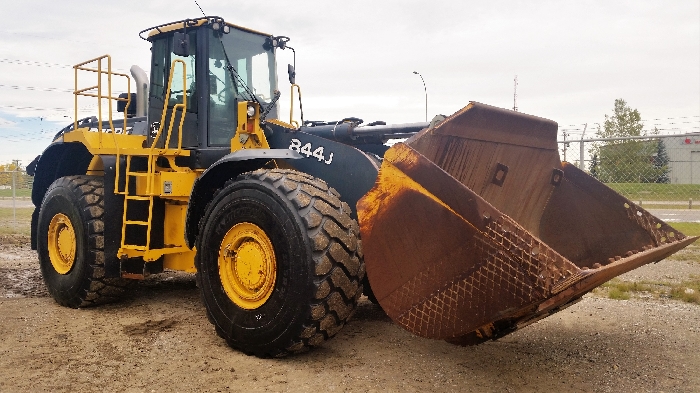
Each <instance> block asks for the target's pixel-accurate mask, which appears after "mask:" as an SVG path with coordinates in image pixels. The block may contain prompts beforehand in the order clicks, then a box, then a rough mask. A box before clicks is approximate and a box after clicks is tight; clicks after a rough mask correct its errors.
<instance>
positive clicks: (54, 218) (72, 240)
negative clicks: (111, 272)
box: [37, 176, 128, 308]
mask: <svg viewBox="0 0 700 393" xmlns="http://www.w3.org/2000/svg"><path fill="white" fill-rule="evenodd" d="M103 216H104V186H103V179H102V178H101V177H96V176H67V177H62V178H59V179H57V180H56V181H54V182H53V183H52V184H51V186H50V187H49V189H48V190H47V192H46V195H45V196H44V200H43V201H42V203H41V210H40V212H39V220H38V231H37V234H38V235H37V252H38V254H39V265H40V268H41V274H42V276H43V277H44V283H45V284H46V287H47V289H48V291H49V293H50V294H51V296H52V297H53V298H54V300H56V302H57V303H58V304H60V305H62V306H66V307H71V308H78V307H87V306H92V305H97V304H103V303H109V302H113V301H116V300H118V299H119V296H120V295H121V293H122V292H123V291H124V288H125V287H126V286H127V284H128V280H124V279H121V278H105V276H104V222H103Z"/></svg>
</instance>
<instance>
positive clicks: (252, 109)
mask: <svg viewBox="0 0 700 393" xmlns="http://www.w3.org/2000/svg"><path fill="white" fill-rule="evenodd" d="M253 116H255V107H253V106H252V105H248V117H253Z"/></svg>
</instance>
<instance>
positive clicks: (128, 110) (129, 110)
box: [117, 93, 136, 117]
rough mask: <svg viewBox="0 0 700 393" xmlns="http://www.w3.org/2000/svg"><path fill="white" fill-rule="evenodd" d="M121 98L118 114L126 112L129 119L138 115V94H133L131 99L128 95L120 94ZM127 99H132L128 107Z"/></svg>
mask: <svg viewBox="0 0 700 393" xmlns="http://www.w3.org/2000/svg"><path fill="white" fill-rule="evenodd" d="M119 98H120V100H119V101H117V112H120V113H123V112H126V114H127V117H133V116H134V115H136V93H131V97H129V94H128V93H121V94H119ZM127 98H131V101H129V106H128V107H127V106H126V101H124V100H125V99H127Z"/></svg>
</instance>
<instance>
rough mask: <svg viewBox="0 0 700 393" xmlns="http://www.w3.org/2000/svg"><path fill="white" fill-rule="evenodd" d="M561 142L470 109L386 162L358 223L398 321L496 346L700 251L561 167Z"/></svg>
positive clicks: (516, 120)
mask: <svg viewBox="0 0 700 393" xmlns="http://www.w3.org/2000/svg"><path fill="white" fill-rule="evenodd" d="M556 134H557V124H556V123H555V122H553V121H550V120H546V119H542V118H538V117H534V116H529V115H524V114H521V113H518V112H513V111H509V110H504V109H500V108H495V107H492V106H488V105H484V104H479V103H474V102H472V103H470V104H469V105H468V106H467V107H466V108H464V109H462V110H461V111H459V112H457V113H455V114H454V115H452V116H450V117H449V118H447V119H446V120H445V121H443V122H442V123H440V124H439V125H437V126H436V127H434V128H429V129H424V130H422V131H421V132H419V133H418V134H416V135H415V136H413V137H412V138H410V139H409V140H407V141H406V142H405V143H398V144H396V145H394V146H393V147H392V148H390V149H389V150H388V151H387V152H386V154H385V156H384V162H383V163H382V167H381V170H380V172H379V176H378V178H377V181H376V184H375V186H374V188H373V189H372V190H370V191H369V192H368V193H367V194H366V195H365V196H364V197H363V198H362V199H361V200H360V201H359V202H358V218H359V221H360V227H361V234H362V243H363V249H364V255H365V263H366V268H367V275H368V278H369V282H370V285H371V287H372V290H373V292H374V295H375V296H376V298H377V300H378V302H379V304H380V305H381V306H382V308H383V309H384V310H385V311H386V313H387V314H388V315H389V316H390V317H391V318H392V320H394V322H396V323H398V324H399V325H401V326H403V327H404V328H406V329H407V330H409V331H411V332H413V333H415V334H417V335H420V336H423V337H429V338H435V339H444V340H447V341H450V342H454V343H457V344H476V343H479V342H482V341H485V340H488V339H495V338H498V337H501V336H503V335H505V334H508V333H511V332H513V331H515V330H516V329H518V328H520V327H523V326H525V325H527V324H529V323H532V322H534V321H536V320H538V319H541V318H543V317H546V316H548V315H551V314H553V313H555V312H557V311H559V310H561V309H563V308H564V307H566V306H568V305H571V304H573V303H574V302H576V301H577V300H579V299H580V298H581V296H583V295H584V294H586V293H587V292H589V291H591V290H592V289H593V288H595V287H597V286H599V285H601V284H603V283H604V282H606V281H608V280H610V279H611V278H613V277H615V276H618V275H620V274H622V273H625V272H627V271H630V270H632V269H635V268H637V267H639V266H642V265H644V264H646V263H649V262H656V261H659V260H661V259H663V258H665V257H667V256H669V255H671V254H672V253H674V252H676V251H678V250H680V249H682V248H683V247H685V246H687V245H688V244H690V243H692V242H693V241H695V239H697V237H687V236H685V235H683V234H682V233H680V232H678V231H676V230H674V229H673V228H672V227H670V226H669V225H667V224H666V223H664V222H662V221H661V220H659V219H658V218H656V217H654V216H652V215H651V214H649V213H648V212H647V211H645V210H644V209H642V208H641V207H639V206H637V205H635V204H634V203H632V202H631V201H630V200H628V199H626V198H624V197H622V196H621V195H619V194H617V193H616V192H614V191H613V190H611V189H610V188H608V187H607V186H605V185H604V184H602V183H600V182H598V181H597V180H596V179H594V178H593V177H591V176H589V175H588V174H586V173H585V172H583V171H581V170H580V169H578V168H576V167H575V166H574V165H571V164H569V163H566V162H561V161H560V160H559V154H558V150H557V141H556Z"/></svg>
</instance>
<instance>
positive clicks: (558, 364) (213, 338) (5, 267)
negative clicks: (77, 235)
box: [0, 236, 700, 393]
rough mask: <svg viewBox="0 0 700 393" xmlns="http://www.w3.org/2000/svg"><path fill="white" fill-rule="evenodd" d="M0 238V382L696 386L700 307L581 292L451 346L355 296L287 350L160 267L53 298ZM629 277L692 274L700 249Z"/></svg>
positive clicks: (16, 246)
mask: <svg viewBox="0 0 700 393" xmlns="http://www.w3.org/2000/svg"><path fill="white" fill-rule="evenodd" d="M26 240H27V239H26V238H23V237H10V236H4V237H0V337H2V338H3V339H2V340H1V341H0V370H2V372H1V373H0V392H26V391H37V392H39V391H52V392H69V391H70V392H93V391H122V392H125V393H126V392H170V391H176V392H195V391H211V392H218V391H222V392H227V391H241V390H247V391H290V392H306V391H312V390H318V391H331V392H334V391H353V392H356V391H360V392H374V391H387V390H388V391H402V392H449V391H455V392H543V391H567V392H694V391H700V355H699V354H698V348H700V345H699V344H700V306H698V305H695V304H688V303H683V302H680V301H676V300H671V299H658V298H637V297H633V298H632V299H631V300H612V299H608V298H605V297H601V295H586V296H585V297H584V298H583V300H582V301H581V302H579V303H577V304H575V305H573V306H571V307H570V308H568V309H566V310H564V311H562V312H560V313H558V314H556V315H554V316H552V317H549V318H546V319H544V320H542V321H540V322H538V323H536V324H533V325H532V326H529V327H527V328H524V329H522V330H520V331H518V332H516V333H514V334H512V335H510V336H507V337H504V338H503V339H500V340H498V341H493V342H487V343H485V344H482V345H479V346H476V347H457V346H453V345H450V344H447V343H445V342H441V341H433V340H427V339H422V338H419V337H416V336H413V335H411V334H410V333H408V332H406V331H404V330H402V329H401V328H399V327H398V326H396V325H394V324H393V323H391V321H390V320H389V319H388V318H387V317H386V315H384V313H383V312H382V310H381V308H379V307H378V306H376V305H373V304H371V303H370V302H369V301H367V300H366V299H363V300H362V303H361V305H360V307H359V310H358V312H357V314H356V316H355V317H354V318H353V320H352V321H351V322H350V323H349V324H348V325H347V326H346V327H345V328H344V329H343V330H342V331H341V332H340V333H339V334H338V336H336V337H335V338H334V339H333V340H331V341H329V342H327V343H326V344H324V345H323V346H322V347H320V348H317V349H315V350H313V351H311V352H310V353H307V354H304V355H300V356H294V357H290V358H286V359H281V360H278V359H275V360H271V359H258V358H255V357H249V356H245V355H243V354H241V353H239V352H236V351H233V350H231V349H230V348H228V347H227V346H226V344H225V343H224V342H223V341H222V340H221V339H219V338H218V336H217V335H216V334H215V333H214V329H213V328H212V326H211V325H210V324H209V322H208V321H207V318H206V315H205V313H204V308H203V305H202V304H201V301H200V299H199V293H198V291H197V288H196V285H195V281H194V277H193V276H192V275H187V274H180V273H165V274H163V275H159V276H155V277H151V278H149V279H148V280H145V281H143V282H141V283H139V285H138V286H137V287H136V289H135V290H134V292H133V293H132V294H131V295H130V296H128V297H127V298H126V299H124V301H123V302H121V303H119V304H114V305H109V306H104V307H100V308H93V309H81V310H73V309H66V308H63V307H60V306H58V305H57V304H56V303H54V301H53V300H52V299H51V298H50V297H48V295H47V293H46V290H45V287H44V284H43V282H42V280H41V275H40V274H39V271H38V262H37V260H36V255H35V252H33V251H31V250H30V249H29V247H28V246H27V242H26ZM681 257H682V258H681V259H683V260H678V259H674V260H668V261H662V262H660V263H658V264H653V265H647V266H645V267H643V268H640V269H637V270H635V271H633V272H630V273H627V274H626V275H624V276H621V279H623V280H628V281H635V280H657V281H658V280H660V281H668V282H670V281H674V280H676V281H678V282H680V281H683V280H687V279H689V278H692V277H694V276H700V263H698V262H695V259H700V249H693V250H690V251H684V252H683V254H681Z"/></svg>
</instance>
